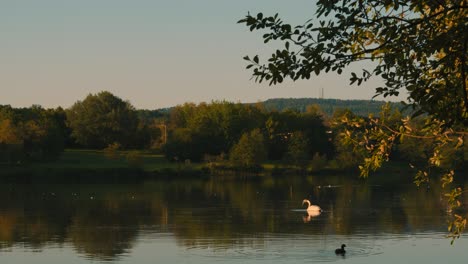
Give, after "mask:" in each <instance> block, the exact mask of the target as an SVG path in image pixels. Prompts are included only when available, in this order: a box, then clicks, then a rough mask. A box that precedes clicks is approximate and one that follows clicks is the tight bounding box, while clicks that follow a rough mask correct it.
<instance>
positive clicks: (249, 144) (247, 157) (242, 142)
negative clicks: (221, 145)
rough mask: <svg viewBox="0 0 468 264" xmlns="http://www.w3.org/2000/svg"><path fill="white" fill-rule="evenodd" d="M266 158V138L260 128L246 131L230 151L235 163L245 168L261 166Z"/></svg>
mask: <svg viewBox="0 0 468 264" xmlns="http://www.w3.org/2000/svg"><path fill="white" fill-rule="evenodd" d="M266 158H267V152H266V148H265V140H264V137H263V135H262V133H261V132H260V130H259V129H255V130H252V131H251V132H248V133H244V134H243V135H242V136H241V138H240V139H239V142H238V143H237V144H236V145H234V146H233V147H232V150H231V152H230V153H229V160H230V161H231V162H232V163H233V165H235V166H239V167H245V168H251V167H254V166H259V165H261V163H262V162H264V161H265V160H266Z"/></svg>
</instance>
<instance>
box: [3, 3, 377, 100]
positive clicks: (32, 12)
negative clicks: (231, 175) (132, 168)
mask: <svg viewBox="0 0 468 264" xmlns="http://www.w3.org/2000/svg"><path fill="white" fill-rule="evenodd" d="M314 3H315V1H313V0H294V1H284V0H234V1H233V0H0V104H10V105H12V106H15V107H23V106H30V105H32V104H39V105H42V106H44V107H57V106H62V107H69V106H71V105H72V104H73V103H74V102H75V101H77V100H82V99H83V98H84V97H85V96H86V95H87V94H89V93H96V92H99V91H103V90H107V91H110V92H112V93H114V94H115V95H117V96H119V97H121V98H123V99H125V100H129V101H130V102H131V103H132V104H133V105H134V106H135V107H137V108H146V109H156V108H161V107H168V106H174V105H177V104H181V103H184V102H196V103H198V102H202V101H205V102H209V101H211V100H222V99H225V100H228V101H234V102H238V101H240V102H256V101H259V100H265V99H268V98H278V97H288V98H289V97H318V96H319V91H320V89H321V88H324V94H325V98H338V99H371V97H372V96H373V94H374V90H373V88H374V87H376V86H377V85H378V84H376V83H369V84H366V85H365V86H361V87H357V86H349V80H348V78H349V76H348V75H345V74H343V75H335V74H329V75H321V76H319V77H317V78H314V79H312V80H308V81H299V82H291V81H288V82H285V83H284V84H282V85H277V86H271V87H270V86H268V85H266V84H265V85H264V84H257V83H255V82H254V81H253V80H250V77H251V75H250V72H249V71H248V70H245V66H246V63H245V62H244V61H243V60H242V57H243V56H245V55H254V54H261V55H262V54H263V55H267V54H270V53H271V52H272V51H273V50H272V49H271V47H268V46H265V45H263V41H262V39H261V35H262V34H261V33H259V32H254V33H251V32H249V31H248V29H247V28H246V27H245V26H243V25H240V24H236V22H237V21H238V20H239V19H241V18H242V17H244V16H245V15H246V14H247V12H248V11H250V12H252V13H256V12H260V11H261V12H263V13H265V14H266V15H268V14H274V13H277V12H278V13H280V15H281V16H282V17H283V18H284V19H285V20H286V21H288V22H291V23H303V22H304V21H306V20H307V19H308V18H310V17H311V16H312V15H313V14H314V12H315V6H314ZM381 99H382V98H381Z"/></svg>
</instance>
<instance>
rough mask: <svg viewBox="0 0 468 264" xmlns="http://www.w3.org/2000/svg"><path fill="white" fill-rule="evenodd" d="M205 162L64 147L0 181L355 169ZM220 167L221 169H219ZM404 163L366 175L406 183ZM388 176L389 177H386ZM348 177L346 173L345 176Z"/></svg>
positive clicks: (0, 173)
mask: <svg viewBox="0 0 468 264" xmlns="http://www.w3.org/2000/svg"><path fill="white" fill-rule="evenodd" d="M209 167H210V166H209V164H206V163H185V162H178V163H176V162H169V161H167V160H166V159H165V157H164V156H163V155H162V154H155V153H151V152H146V151H117V152H113V153H108V152H105V151H100V150H66V151H65V152H64V153H63V154H62V155H61V156H60V158H59V159H58V160H56V161H51V162H40V163H39V162H36V163H34V162H32V163H27V164H17V165H15V166H11V165H8V166H7V165H0V177H1V178H2V180H18V179H23V180H24V181H25V182H31V181H41V180H43V179H51V180H53V181H61V180H65V181H73V182H77V181H78V182H79V181H82V180H83V181H86V182H89V181H102V182H114V181H115V182H120V181H125V182H127V181H129V180H130V181H133V180H137V179H138V180H141V179H152V178H180V177H203V176H208V175H210V173H211V174H214V175H218V174H219V175H238V174H241V175H242V176H245V175H254V176H255V175H257V176H258V175H271V176H277V177H285V176H291V175H304V176H305V175H306V174H309V175H310V174H312V175H316V176H323V177H327V176H329V175H349V177H355V178H358V175H359V172H358V171H357V170H347V171H343V170H340V169H337V168H333V167H324V168H322V169H320V170H317V171H313V172H312V173H311V172H309V173H306V172H301V171H299V170H297V169H295V168H292V167H291V166H288V165H287V164H284V163H278V162H269V163H265V164H263V166H262V168H260V169H258V170H253V171H247V172H246V171H242V170H239V169H236V168H230V167H227V168H228V169H225V168H226V167H225V166H220V167H221V169H215V170H210V169H208V168H209ZM223 168H224V169H223ZM409 174H411V173H409V172H408V166H407V165H406V164H398V163H389V164H386V165H385V166H384V168H383V169H382V170H381V171H379V172H378V173H376V175H373V176H371V177H370V178H369V180H370V181H372V182H374V181H375V182H379V183H383V182H410V181H411V178H410V179H409V178H408V175H409ZM390 175H391V176H390ZM347 177H348V176H347Z"/></svg>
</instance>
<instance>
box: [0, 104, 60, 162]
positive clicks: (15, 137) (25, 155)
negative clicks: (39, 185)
mask: <svg viewBox="0 0 468 264" xmlns="http://www.w3.org/2000/svg"><path fill="white" fill-rule="evenodd" d="M63 147H64V136H63V131H62V130H61V128H60V125H59V124H58V121H57V119H56V118H55V116H54V111H53V110H46V109H43V108H42V107H40V106H32V107H30V108H17V109H15V108H11V107H9V106H4V107H0V156H1V158H0V159H1V160H4V161H6V162H9V163H16V162H21V161H25V160H44V159H53V158H56V157H58V155H59V154H60V153H61V152H62V151H63Z"/></svg>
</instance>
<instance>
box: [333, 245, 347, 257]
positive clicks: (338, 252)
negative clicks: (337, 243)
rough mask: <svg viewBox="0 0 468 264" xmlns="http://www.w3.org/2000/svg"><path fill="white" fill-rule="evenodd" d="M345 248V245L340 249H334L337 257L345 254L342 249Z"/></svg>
mask: <svg viewBox="0 0 468 264" xmlns="http://www.w3.org/2000/svg"><path fill="white" fill-rule="evenodd" d="M345 247H346V245H345V244H343V245H341V248H337V249H335V254H337V255H343V256H344V254H346V250H345V249H344V248H345Z"/></svg>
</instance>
